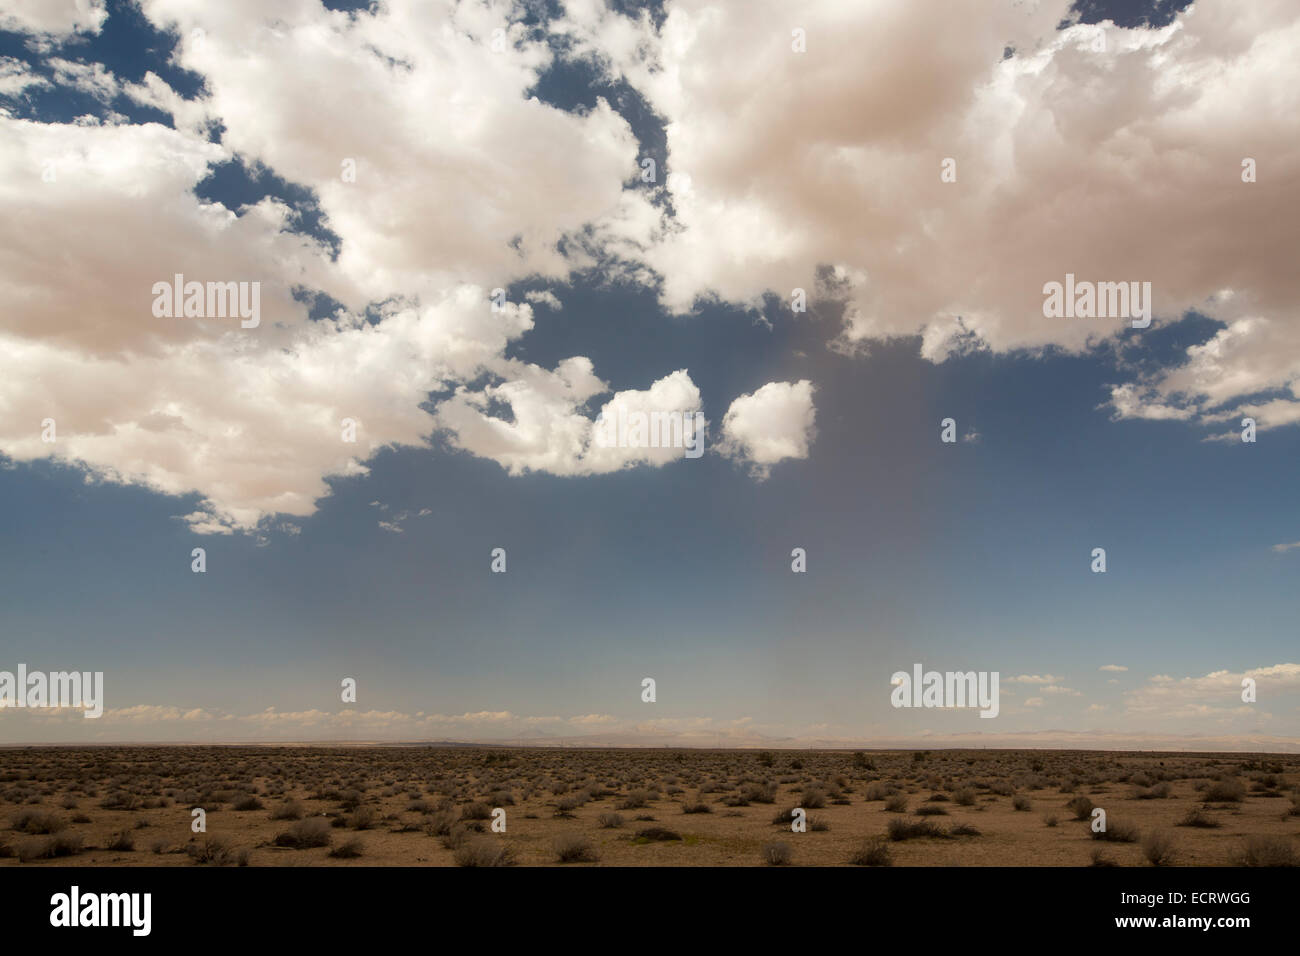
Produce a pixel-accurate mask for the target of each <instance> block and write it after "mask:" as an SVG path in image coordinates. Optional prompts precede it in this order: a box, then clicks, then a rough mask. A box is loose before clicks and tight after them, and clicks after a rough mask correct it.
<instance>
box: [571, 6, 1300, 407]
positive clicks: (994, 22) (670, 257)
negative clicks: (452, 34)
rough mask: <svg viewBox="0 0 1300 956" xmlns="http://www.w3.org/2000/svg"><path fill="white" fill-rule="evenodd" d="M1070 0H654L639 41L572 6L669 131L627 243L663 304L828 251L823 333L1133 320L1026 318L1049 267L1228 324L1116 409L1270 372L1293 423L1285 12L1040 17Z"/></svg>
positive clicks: (1288, 12)
mask: <svg viewBox="0 0 1300 956" xmlns="http://www.w3.org/2000/svg"><path fill="white" fill-rule="evenodd" d="M1069 13H1070V11H1069V3H1068V2H1067V0H1054V2H1039V3H1023V4H1011V3H969V4H955V5H952V6H950V7H945V9H944V10H943V12H942V15H936V14H935V11H934V10H933V9H932V8H930V7H929V6H927V5H926V4H917V3H911V2H906V0H878V2H873V3H848V2H838V0H821V2H817V0H814V2H810V3H805V4H800V5H798V6H797V7H792V6H791V5H790V4H787V3H783V2H781V0H756V2H754V3H746V4H723V3H715V2H710V0H674V2H670V3H668V4H667V16H666V19H665V21H664V23H663V24H662V27H661V28H660V29H658V30H657V31H656V30H655V29H654V28H653V27H652V26H651V25H650V21H649V18H648V17H647V18H645V19H643V20H642V21H641V23H640V25H639V28H638V29H633V28H632V27H630V25H629V23H628V21H626V20H625V19H621V18H617V17H613V16H611V15H609V14H608V13H607V12H604V11H603V10H602V9H601V8H600V7H599V6H598V5H597V4H594V3H591V2H582V3H575V4H571V5H570V17H569V23H568V26H569V29H570V30H571V32H572V33H573V35H574V36H575V38H576V39H577V40H578V42H579V43H580V45H582V47H583V48H584V49H585V50H586V51H587V52H588V53H591V54H593V55H595V56H596V57H598V58H601V59H603V60H604V61H605V62H606V64H607V65H608V66H609V68H610V69H611V70H612V71H615V72H619V73H621V74H623V75H625V76H626V77H628V78H629V80H630V81H631V82H633V83H634V84H635V85H636V86H637V87H639V88H640V89H641V90H642V91H643V92H644V93H645V95H646V96H647V98H648V99H649V101H650V103H651V105H652V106H653V107H654V108H655V110H656V111H658V112H659V114H660V115H661V116H662V117H663V119H664V120H665V123H666V132H667V140H668V151H669V156H668V168H669V171H670V176H669V179H668V183H667V189H668V191H669V193H670V194H671V197H672V204H673V207H674V209H675V212H676V214H675V217H674V218H673V219H672V220H671V221H665V225H664V229H663V232H662V235H661V236H660V238H659V241H658V242H656V243H654V244H653V245H652V246H650V247H648V248H646V250H645V252H644V254H645V256H646V258H647V260H648V261H649V262H650V263H651V264H652V265H653V266H654V268H655V269H656V270H658V272H659V273H660V274H661V275H662V277H663V298H664V302H665V304H666V305H667V306H668V307H669V308H671V309H674V310H678V311H685V310H689V309H690V308H691V306H692V304H693V303H694V302H695V301H696V300H697V298H699V297H701V296H711V295H714V296H720V297H722V298H724V299H727V300H731V301H736V302H744V303H751V304H757V303H758V302H759V301H760V300H761V297H762V296H763V294H764V293H766V292H769V291H770V292H775V293H777V294H778V295H780V296H782V297H788V296H789V295H790V294H791V290H793V289H795V288H804V289H808V290H809V291H811V290H812V289H813V288H815V287H817V285H818V278H817V277H818V269H819V267H825V266H830V267H833V271H832V272H830V273H823V274H822V275H823V279H822V281H821V285H822V286H823V287H824V286H826V285H827V284H829V286H830V287H831V288H832V289H833V290H834V291H837V292H838V293H839V294H840V295H842V296H843V297H844V298H846V299H847V300H848V302H849V305H850V308H849V310H848V313H847V319H846V322H845V326H844V329H843V334H842V336H841V339H840V345H841V346H843V347H844V348H847V349H854V348H857V347H862V346H865V345H868V344H869V343H870V341H872V340H873V339H877V338H881V337H887V336H893V335H913V334H918V333H919V334H920V335H921V336H922V352H923V354H924V355H926V356H927V357H929V358H931V359H934V360H937V361H938V360H943V359H944V358H946V357H948V356H950V355H952V354H954V353H955V352H960V351H962V350H963V349H966V348H969V347H972V346H977V345H983V346H987V347H990V348H993V349H995V350H1008V349H1037V348H1041V347H1043V346H1049V345H1052V346H1060V347H1063V348H1066V349H1071V350H1078V349H1083V348H1085V347H1087V346H1088V345H1089V344H1090V343H1093V342H1096V341H1098V340H1100V339H1103V338H1105V337H1108V336H1111V335H1114V334H1115V333H1117V332H1119V331H1120V330H1121V329H1123V328H1125V327H1126V326H1128V325H1129V322H1128V321H1127V320H1125V319H1122V318H1121V319H1116V318H1093V319H1084V318H1074V319H1065V318H1046V317H1044V315H1043V299H1044V296H1043V286H1044V284H1045V283H1047V282H1051V281H1063V280H1064V277H1065V275H1066V274H1067V273H1073V274H1074V275H1075V276H1076V277H1077V278H1078V279H1080V280H1089V281H1125V280H1128V281H1144V282H1150V283H1151V287H1152V296H1153V299H1154V311H1155V313H1156V324H1159V323H1160V322H1161V321H1168V320H1171V319H1176V318H1179V317H1180V316H1181V315H1183V314H1184V312H1185V311H1186V310H1189V309H1196V310H1199V311H1201V312H1202V313H1204V314H1207V315H1210V316H1212V317H1215V318H1220V319H1223V320H1225V321H1227V322H1230V323H1231V325H1230V327H1229V328H1228V329H1226V330H1225V331H1224V332H1223V333H1221V334H1220V336H1219V337H1218V339H1216V340H1215V341H1214V342H1212V343H1210V344H1209V345H1206V346H1204V347H1201V348H1198V349H1193V350H1191V351H1190V353H1189V355H1188V364H1187V366H1186V368H1182V369H1179V370H1177V371H1175V372H1172V373H1168V374H1165V375H1159V376H1156V377H1155V378H1153V379H1151V380H1146V381H1143V382H1142V383H1141V386H1142V387H1141V389H1138V390H1135V388H1134V387H1132V385H1133V383H1128V384H1129V386H1130V387H1127V388H1125V389H1123V390H1121V391H1119V392H1118V393H1117V395H1116V413H1117V414H1118V415H1123V416H1132V415H1147V416H1148V417H1195V416H1204V417H1205V419H1206V420H1215V419H1214V414H1215V410H1216V409H1218V410H1219V412H1221V413H1222V412H1224V410H1225V409H1229V408H1231V410H1232V411H1234V412H1235V407H1236V405H1239V404H1240V403H1241V402H1242V401H1243V400H1244V399H1248V398H1249V397H1251V396H1252V395H1253V394H1254V393H1256V392H1259V391H1262V390H1269V389H1279V390H1285V394H1284V395H1282V396H1279V397H1274V398H1273V400H1271V401H1267V402H1260V403H1256V404H1254V405H1252V406H1251V409H1252V410H1253V411H1254V413H1255V414H1257V415H1258V417H1259V420H1260V424H1261V427H1268V426H1270V425H1277V424H1285V423H1288V422H1294V421H1297V420H1300V402H1297V401H1296V399H1297V398H1298V397H1300V391H1297V389H1300V323H1298V322H1297V318H1296V316H1295V308H1296V302H1297V301H1298V300H1300V270H1296V269H1295V268H1294V264H1293V262H1292V259H1293V258H1294V250H1295V246H1296V231H1295V225H1294V224H1295V222H1296V221H1297V218H1298V217H1300V191H1298V190H1296V189H1295V186H1294V184H1295V182H1296V181H1297V178H1298V177H1300V104H1298V103H1297V93H1296V91H1297V89H1300V60H1298V59H1297V58H1296V56H1295V53H1294V51H1295V49H1296V48H1297V45H1298V44H1300V8H1297V7H1296V5H1295V4H1293V3H1289V2H1286V0H1272V2H1269V0H1265V2H1261V3H1258V4H1251V5H1250V6H1249V8H1248V9H1243V8H1241V7H1240V6H1239V5H1236V4H1228V3H1220V2H1213V0H1201V2H1198V3H1196V4H1195V5H1194V6H1193V7H1191V8H1190V9H1188V10H1186V11H1184V12H1183V13H1182V14H1181V15H1180V16H1179V17H1178V19H1177V20H1175V21H1174V22H1173V23H1171V24H1170V25H1169V26H1167V27H1165V28H1163V29H1159V30H1152V29H1133V30H1128V29H1122V28H1119V27H1116V26H1114V25H1113V24H1111V23H1105V24H1098V25H1087V24H1075V25H1074V26H1072V27H1070V28H1069V29H1065V30H1058V29H1057V25H1058V23H1059V22H1060V21H1062V20H1065V19H1067V18H1068V17H1069ZM795 31H802V39H803V42H804V46H805V52H798V51H797V50H796V49H795V47H796V46H798V45H799V42H798V41H799V39H800V37H798V36H796V35H795ZM1008 48H1009V50H1008ZM1004 51H1006V52H1004ZM948 159H951V160H953V161H954V165H953V167H952V168H953V169H954V171H955V181H954V182H944V181H942V178H941V171H942V169H943V163H944V161H945V160H948ZM1246 159H1253V160H1254V161H1255V164H1256V180H1257V181H1255V182H1252V183H1247V182H1243V177H1242V174H1243V165H1242V164H1243V161H1244V160H1246ZM1171 407H1172V408H1173V409H1177V410H1178V411H1179V414H1173V413H1172V412H1171V411H1170V410H1169V408H1171Z"/></svg>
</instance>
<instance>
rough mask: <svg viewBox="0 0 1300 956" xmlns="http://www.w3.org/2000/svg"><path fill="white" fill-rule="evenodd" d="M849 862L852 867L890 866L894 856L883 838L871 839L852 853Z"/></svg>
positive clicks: (864, 841)
mask: <svg viewBox="0 0 1300 956" xmlns="http://www.w3.org/2000/svg"><path fill="white" fill-rule="evenodd" d="M849 862H850V863H852V864H853V865H854V866H892V865H893V863H894V855H893V853H891V852H890V850H889V844H888V843H887V842H885V838H884V837H871V838H870V839H867V840H863V841H862V845H861V846H859V847H858V848H857V849H856V850H854V851H853V855H852V856H850V857H849Z"/></svg>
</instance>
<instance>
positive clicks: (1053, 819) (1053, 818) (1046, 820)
mask: <svg viewBox="0 0 1300 956" xmlns="http://www.w3.org/2000/svg"><path fill="white" fill-rule="evenodd" d="M1058 823H1060V817H1058V816H1057V815H1056V814H1055V813H1044V814H1043V826H1045V827H1054V826H1056V825H1057V824H1058Z"/></svg>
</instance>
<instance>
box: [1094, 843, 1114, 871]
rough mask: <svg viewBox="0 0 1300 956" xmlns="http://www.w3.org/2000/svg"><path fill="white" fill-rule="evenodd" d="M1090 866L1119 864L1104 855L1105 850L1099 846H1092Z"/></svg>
mask: <svg viewBox="0 0 1300 956" xmlns="http://www.w3.org/2000/svg"><path fill="white" fill-rule="evenodd" d="M1089 865H1090V866H1119V864H1118V863H1116V862H1115V861H1114V860H1112V859H1111V858H1110V857H1108V856H1107V855H1106V851H1105V850H1103V849H1102V848H1101V847H1099V846H1097V847H1093V848H1092V863H1090V864H1089Z"/></svg>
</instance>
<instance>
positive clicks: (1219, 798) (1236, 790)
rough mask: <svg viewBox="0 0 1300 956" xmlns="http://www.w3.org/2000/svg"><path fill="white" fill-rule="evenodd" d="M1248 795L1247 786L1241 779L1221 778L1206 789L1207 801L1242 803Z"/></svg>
mask: <svg viewBox="0 0 1300 956" xmlns="http://www.w3.org/2000/svg"><path fill="white" fill-rule="evenodd" d="M1245 796H1246V787H1245V785H1244V784H1243V783H1242V782H1241V781H1240V780H1220V781H1218V782H1217V783H1212V784H1210V786H1208V787H1207V788H1206V789H1205V800H1206V802H1207V803H1240V802H1241V801H1242V800H1243V799H1245Z"/></svg>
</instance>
